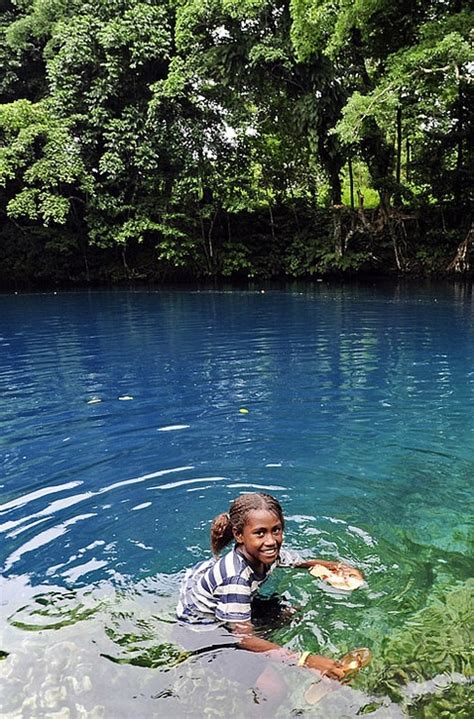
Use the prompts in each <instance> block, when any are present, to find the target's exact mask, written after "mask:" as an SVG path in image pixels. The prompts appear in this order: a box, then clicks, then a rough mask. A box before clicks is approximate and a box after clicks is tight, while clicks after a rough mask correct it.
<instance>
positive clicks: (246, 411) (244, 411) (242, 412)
mask: <svg viewBox="0 0 474 719" xmlns="http://www.w3.org/2000/svg"><path fill="white" fill-rule="evenodd" d="M249 411H250V410H248V409H247V408H246V407H241V408H240V409H239V412H240V414H248V413H249Z"/></svg>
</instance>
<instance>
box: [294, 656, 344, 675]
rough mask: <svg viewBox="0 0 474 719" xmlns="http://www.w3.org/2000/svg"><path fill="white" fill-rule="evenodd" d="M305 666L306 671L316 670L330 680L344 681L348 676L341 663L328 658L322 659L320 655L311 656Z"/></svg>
mask: <svg viewBox="0 0 474 719" xmlns="http://www.w3.org/2000/svg"><path fill="white" fill-rule="evenodd" d="M303 666H304V667H305V668H306V669H314V670H316V671H318V672H319V673H320V674H322V675H323V676H326V677H329V678H330V679H344V676H345V674H346V672H345V670H344V668H343V666H342V665H341V664H340V662H336V661H335V660H334V659H329V658H328V657H322V656H320V655H319V654H310V655H309V656H308V657H307V659H306V661H305V663H304V665H303Z"/></svg>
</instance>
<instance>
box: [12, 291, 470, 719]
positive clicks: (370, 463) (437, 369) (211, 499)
mask: <svg viewBox="0 0 474 719" xmlns="http://www.w3.org/2000/svg"><path fill="white" fill-rule="evenodd" d="M473 307H474V295H473V294H472V289H471V288H470V287H469V286H468V285H455V284H446V285H437V286H436V285H431V286H422V287H418V286H416V285H414V284H409V285H398V284H396V283H391V284H388V285H383V286H370V285H366V286H356V285H353V286H351V285H334V286H332V285H330V284H327V283H317V284H315V285H305V286H299V285H292V286H287V287H286V288H285V289H277V288H275V289H272V288H271V287H267V288H266V289H265V290H264V291H262V290H260V289H255V290H254V291H253V290H235V289H222V290H212V291H207V290H204V291H203V290H193V289H181V290H157V291H146V290H136V291H111V292H106V291H96V292H75V293H54V294H53V293H44V294H23V295H21V294H18V295H13V294H12V295H0V351H1V366H0V381H1V393H2V410H1V413H0V429H1V431H0V443H1V456H0V460H1V475H0V485H1V486H0V491H1V500H0V501H1V506H0V533H1V561H2V570H3V579H2V595H1V601H2V619H3V620H4V621H3V625H4V631H3V636H2V639H1V643H0V650H2V651H3V652H5V653H7V654H8V656H6V657H5V658H4V659H3V660H2V661H0V676H1V677H2V680H1V681H2V685H1V696H2V705H3V706H2V709H3V712H4V715H5V716H7V717H19V716H21V717H49V716H51V717H52V716H58V717H59V716H60V717H83V716H84V717H107V718H108V717H114V718H115V717H124V718H125V717H127V718H128V717H131V716H134V717H152V716H157V717H158V716H160V717H162V716H169V717H203V716H220V715H221V714H222V715H223V716H224V715H226V716H227V715H229V714H231V713H233V714H234V716H236V717H239V716H242V717H247V716H259V717H266V716H281V717H289V716H317V717H329V718H332V717H341V716H344V717H346V716H347V717H351V716H360V715H362V714H363V715H367V716H373V717H402V716H416V717H418V716H419V717H425V716H426V717H428V716H429V717H435V716H447V715H449V716H456V717H468V716H469V715H470V714H469V702H468V697H469V688H470V687H469V681H470V676H471V667H470V664H469V642H468V640H467V638H466V637H468V635H469V625H470V626H471V628H472V580H470V576H472V537H473V534H472V514H470V507H471V506H472V475H473V466H474V460H473V456H474V455H473V450H474V423H473V419H472V418H473V416H474V412H473V410H474V315H473ZM242 409H245V410H248V412H247V413H242V412H241V411H240V410H242ZM258 490H261V491H268V492H270V493H272V494H274V495H275V496H276V497H277V498H278V499H279V500H280V502H281V504H282V505H283V508H284V511H285V517H286V522H287V527H286V533H285V543H286V545H287V546H289V547H291V548H295V549H298V550H300V551H301V552H302V553H303V554H304V555H305V556H307V557H313V556H322V557H326V558H335V559H344V560H346V561H349V562H351V563H353V564H355V565H356V566H358V567H359V568H360V569H361V570H362V571H363V572H364V574H365V576H366V579H367V586H366V587H363V588H361V589H359V590H357V591H356V592H353V593H352V594H349V595H348V594H344V593H340V592H337V591H335V590H333V589H330V588H328V587H327V586H322V585H321V584H319V583H318V582H317V581H315V580H314V579H313V578H312V577H310V576H309V575H308V573H307V572H304V571H294V570H279V571H278V572H276V573H275V575H274V577H272V579H271V584H270V586H269V587H268V591H276V592H278V593H280V594H283V595H284V596H285V597H286V598H287V599H288V600H289V601H291V602H293V603H294V604H297V605H300V606H303V607H304V610H303V611H301V612H300V613H299V614H297V615H295V617H294V619H292V620H291V622H289V623H288V624H287V625H285V626H283V627H279V628H275V629H274V631H273V634H272V637H273V639H274V640H275V641H277V642H279V643H281V644H285V645H286V646H288V647H290V648H292V649H295V650H299V651H301V650H304V649H308V650H311V651H313V652H317V653H322V654H328V655H330V656H334V657H337V656H341V655H342V654H343V653H344V652H346V651H347V650H348V649H350V648H352V647H354V646H360V645H364V646H369V647H370V648H371V649H372V651H373V653H374V661H373V664H372V665H371V666H370V667H369V668H367V669H365V670H364V671H363V672H362V673H361V674H360V675H359V676H358V677H357V678H356V679H355V680H354V681H353V682H352V683H351V684H350V685H347V686H344V687H340V688H338V689H337V691H333V692H331V693H329V694H328V695H327V696H325V697H323V698H322V699H321V701H320V702H319V703H318V704H315V705H309V704H308V703H307V702H306V701H305V691H306V689H307V688H308V686H309V685H310V684H311V682H312V681H313V680H314V677H313V676H312V675H311V673H310V672H309V671H307V670H301V669H297V668H293V667H284V666H281V667H278V668H277V669H278V671H279V672H280V673H281V675H282V681H284V682H285V683H286V685H287V692H286V696H285V699H284V700H283V701H282V702H281V704H280V706H279V707H278V708H277V709H276V710H275V709H274V708H272V710H271V712H270V710H269V709H268V706H267V704H266V703H265V700H264V699H260V700H258V698H257V699H256V698H255V694H254V693H252V691H251V688H243V687H242V685H241V684H239V682H238V681H236V680H235V677H236V675H238V671H239V661H241V660H242V652H241V651H239V650H234V649H227V650H225V651H226V652H227V653H228V656H227V655H226V656H227V659H228V660H229V657H230V660H229V661H230V664H231V666H232V667H233V673H232V672H231V673H230V676H219V677H217V678H216V674H215V672H214V671H213V664H214V665H215V663H216V662H219V661H220V659H221V658H222V656H221V654H220V653H222V651H224V650H222V649H220V650H215V649H214V650H212V649H210V650H209V652H208V653H204V654H200V655H198V656H193V655H191V656H186V655H183V654H182V653H181V649H180V647H178V646H177V645H176V643H175V642H174V640H173V630H174V623H175V619H174V607H175V604H176V599H177V593H178V588H179V583H180V579H181V577H182V575H183V571H184V569H185V568H186V567H188V566H190V565H192V564H193V563H195V562H196V561H198V560H200V559H204V558H207V557H209V556H210V550H209V542H208V533H209V525H210V521H211V519H212V518H213V516H215V515H216V514H217V513H219V512H221V511H225V510H226V509H227V507H228V504H229V501H230V500H231V499H232V498H234V497H235V496H236V495H238V494H239V493H240V492H243V491H258ZM469 623H470V624H469ZM443 711H448V712H449V714H442V712H443Z"/></svg>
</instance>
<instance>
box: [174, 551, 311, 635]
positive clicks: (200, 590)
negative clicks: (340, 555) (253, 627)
mask: <svg viewBox="0 0 474 719" xmlns="http://www.w3.org/2000/svg"><path fill="white" fill-rule="evenodd" d="M300 561H301V557H300V556H299V555H298V554H297V553H296V552H293V551H288V550H286V549H280V554H279V556H278V559H277V560H276V561H275V562H273V564H271V565H270V566H269V567H268V569H267V571H266V572H265V574H262V575H259V574H257V573H256V572H255V571H254V570H253V569H252V567H251V566H250V564H249V563H248V562H247V560H246V559H245V557H244V556H243V555H242V554H240V552H238V551H236V549H235V548H234V549H233V550H232V551H230V552H228V554H226V555H225V556H224V557H222V558H220V559H218V558H215V557H213V558H212V559H208V560H206V561H204V562H199V564H196V565H195V566H194V567H192V568H191V569H188V570H187V571H186V574H185V576H184V579H183V583H182V585H181V591H180V596H179V602H178V606H177V608H176V614H177V616H178V619H180V620H181V621H184V622H187V623H191V624H215V623H216V621H218V622H245V621H248V620H249V619H250V617H251V606H250V605H251V601H252V598H253V597H254V596H255V594H256V593H257V591H258V589H259V587H260V586H261V585H262V584H263V583H264V582H265V581H266V580H267V579H268V577H269V575H270V574H271V573H272V572H273V570H274V569H275V568H276V567H292V566H294V565H295V564H298V562H300Z"/></svg>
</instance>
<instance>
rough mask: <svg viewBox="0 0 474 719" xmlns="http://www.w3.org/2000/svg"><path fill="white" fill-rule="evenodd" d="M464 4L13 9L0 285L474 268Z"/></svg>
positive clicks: (135, 0) (19, 4) (0, 16)
mask: <svg viewBox="0 0 474 719" xmlns="http://www.w3.org/2000/svg"><path fill="white" fill-rule="evenodd" d="M473 18H474V13H473V12H472V11H470V10H468V9H466V5H465V4H463V3H462V2H460V1H459V0H442V1H441V0H435V1H434V2H433V1H431V2H427V0H420V1H419V2H415V3H413V2H406V1H403V2H400V3H393V2H388V1H387V0H351V2H348V0H275V1H273V2H268V1H266V0H240V1H239V2H237V0H164V2H156V0H98V1H97V2H95V3H89V2H80V1H79V0H3V2H2V3H1V5H0V212H1V214H2V219H4V220H5V221H4V222H2V229H1V231H0V232H1V234H0V238H1V244H0V248H1V249H0V256H1V259H2V262H1V265H2V278H3V279H4V280H5V279H8V278H21V277H27V278H30V279H36V280H39V279H42V278H44V279H47V280H53V281H54V280H57V281H68V280H69V281H77V282H79V281H84V280H89V279H95V280H104V279H120V278H133V277H136V278H140V277H143V278H160V277H166V276H175V275H176V274H177V273H181V274H182V275H185V276H192V277H196V276H231V275H235V274H237V275H239V274H240V275H244V276H255V275H257V276H262V275H263V276H275V275H279V274H289V275H293V276H300V275H311V274H314V273H325V272H331V271H347V270H350V271H354V270H359V269H362V270H376V271H379V272H380V271H385V270H390V269H394V270H396V271H437V270H445V269H446V268H447V266H448V264H449V262H450V260H452V259H453V257H454V256H455V255H456V250H457V248H458V246H459V252H458V255H457V256H456V261H455V262H454V264H453V267H455V268H456V269H463V270H465V269H469V250H470V245H471V242H472V237H471V235H468V240H467V243H465V244H464V245H460V243H461V242H462V241H463V240H464V238H465V237H466V234H467V233H468V232H469V227H470V217H469V204H470V200H472V189H473V184H474V183H473V143H472V139H473V122H472V120H473V117H472V114H473V109H472V108H473V102H472V100H473V95H474V91H473V84H472V68H473V55H472V38H473V25H474V23H473Z"/></svg>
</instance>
